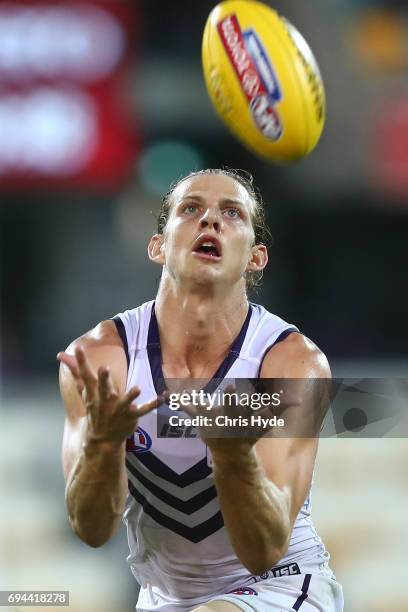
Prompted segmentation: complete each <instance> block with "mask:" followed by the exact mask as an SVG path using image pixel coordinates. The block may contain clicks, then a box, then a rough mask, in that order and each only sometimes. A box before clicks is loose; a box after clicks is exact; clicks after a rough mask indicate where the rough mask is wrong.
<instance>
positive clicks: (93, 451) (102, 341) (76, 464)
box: [59, 321, 157, 547]
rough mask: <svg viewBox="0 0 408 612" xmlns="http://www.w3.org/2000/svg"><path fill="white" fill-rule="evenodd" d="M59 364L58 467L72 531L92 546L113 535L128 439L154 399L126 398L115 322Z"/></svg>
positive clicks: (81, 341)
mask: <svg viewBox="0 0 408 612" xmlns="http://www.w3.org/2000/svg"><path fill="white" fill-rule="evenodd" d="M59 359H60V361H61V369H60V387H61V395H62V398H63V400H64V403H65V406H66V409H67V418H66V422H65V430H64V440H63V449H62V463H63V469H64V474H65V478H66V482H67V485H66V503H67V508H68V515H69V520H70V523H71V526H72V528H73V530H74V531H75V533H76V534H77V535H78V536H79V537H80V538H81V539H82V540H83V541H84V542H86V543H87V544H89V545H90V546H94V547H97V546H102V544H104V543H105V542H106V541H107V540H108V539H109V538H110V537H111V536H112V535H113V534H114V533H115V531H116V530H117V528H118V526H119V524H120V520H121V517H122V514H123V511H124V508H125V501H126V496H127V476H126V469H125V444H126V438H127V437H128V436H129V435H131V433H132V432H133V431H134V430H135V428H136V427H137V420H138V418H139V417H140V416H143V414H146V413H147V412H149V411H150V410H152V409H153V408H155V407H156V406H157V400H152V401H151V402H148V403H147V404H144V405H141V406H137V405H134V404H133V403H132V402H133V401H134V400H135V398H136V397H137V396H138V395H139V393H140V389H138V388H137V387H135V388H133V389H130V390H129V391H128V392H127V393H125V386H126V375H127V364H126V357H125V354H124V351H123V347H122V344H121V341H120V339H119V338H118V336H117V334H116V329H115V326H114V323H112V322H111V321H105V322H103V323H101V324H100V325H98V327H97V328H95V330H93V331H92V332H90V333H89V334H86V335H85V336H83V337H82V338H80V339H79V340H78V341H76V342H74V343H73V344H72V345H71V346H70V347H69V348H68V350H67V351H66V352H65V353H60V354H59Z"/></svg>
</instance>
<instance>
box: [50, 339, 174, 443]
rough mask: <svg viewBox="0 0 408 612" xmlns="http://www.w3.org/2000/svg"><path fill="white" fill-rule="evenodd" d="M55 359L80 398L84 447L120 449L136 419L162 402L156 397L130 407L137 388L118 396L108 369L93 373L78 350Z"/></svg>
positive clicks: (85, 357) (85, 358) (135, 425)
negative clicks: (64, 368)
mask: <svg viewBox="0 0 408 612" xmlns="http://www.w3.org/2000/svg"><path fill="white" fill-rule="evenodd" d="M57 359H58V361H60V363H62V364H65V365H66V366H67V367H68V368H69V370H70V372H71V374H72V376H73V378H74V380H75V383H76V386H77V389H78V393H79V395H80V396H81V398H82V401H83V404H84V407H85V410H86V418H87V428H86V434H85V443H87V442H88V443H89V442H91V443H92V442H101V443H108V444H109V445H113V446H116V445H117V446H121V445H122V444H123V443H124V442H125V440H126V439H127V438H128V437H129V436H130V435H131V434H132V433H133V432H134V431H135V429H136V428H137V422H138V420H139V418H140V417H141V416H143V415H145V414H147V413H148V412H150V411H152V410H154V409H155V408H157V406H159V405H160V404H161V403H162V402H163V398H161V397H157V398H155V399H153V400H151V401H149V402H147V403H145V404H135V403H133V402H134V400H135V399H136V398H137V397H138V396H139V395H140V393H141V390H140V389H139V387H132V388H131V389H129V391H127V392H126V393H123V394H121V393H119V392H118V390H117V389H116V388H115V385H114V383H113V381H112V377H111V374H110V370H109V367H108V366H101V367H99V369H98V371H97V372H95V371H94V369H93V368H92V366H91V364H90V363H89V359H88V358H87V355H86V353H85V350H84V349H83V347H81V346H77V347H76V348H75V355H70V354H68V353H66V352H61V353H58V355H57Z"/></svg>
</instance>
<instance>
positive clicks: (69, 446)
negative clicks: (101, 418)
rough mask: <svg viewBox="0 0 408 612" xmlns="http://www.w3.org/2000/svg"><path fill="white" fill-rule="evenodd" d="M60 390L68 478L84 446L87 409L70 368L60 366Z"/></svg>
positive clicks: (64, 456) (63, 447)
mask: <svg viewBox="0 0 408 612" xmlns="http://www.w3.org/2000/svg"><path fill="white" fill-rule="evenodd" d="M59 378H60V390H61V397H62V399H63V402H64V405H65V409H66V417H65V424H64V435H63V440H62V453H61V458H62V469H63V472H64V476H65V479H67V478H68V475H69V473H70V472H71V469H72V467H73V465H74V464H75V462H76V460H77V458H78V456H79V453H80V452H81V447H82V437H83V428H84V426H85V424H86V411H85V406H84V404H83V402H82V399H81V397H80V395H79V393H78V390H77V386H76V383H75V380H74V377H73V376H72V374H71V372H70V371H69V368H68V367H67V366H66V365H64V364H61V366H60V376H59Z"/></svg>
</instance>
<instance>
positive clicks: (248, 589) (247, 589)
mask: <svg viewBox="0 0 408 612" xmlns="http://www.w3.org/2000/svg"><path fill="white" fill-rule="evenodd" d="M230 593H231V595H232V594H234V595H258V593H257V591H255V589H251V587H241V588H240V589H235V591H230Z"/></svg>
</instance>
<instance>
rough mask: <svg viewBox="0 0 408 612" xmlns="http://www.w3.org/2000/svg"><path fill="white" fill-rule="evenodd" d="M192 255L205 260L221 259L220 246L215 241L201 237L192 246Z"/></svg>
mask: <svg viewBox="0 0 408 612" xmlns="http://www.w3.org/2000/svg"><path fill="white" fill-rule="evenodd" d="M193 254H195V255H199V256H200V257H203V258H205V259H221V245H220V243H219V242H218V240H216V239H212V238H211V239H210V238H208V237H206V236H202V237H201V238H200V239H199V240H198V242H197V244H196V245H195V246H194V249H193Z"/></svg>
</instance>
